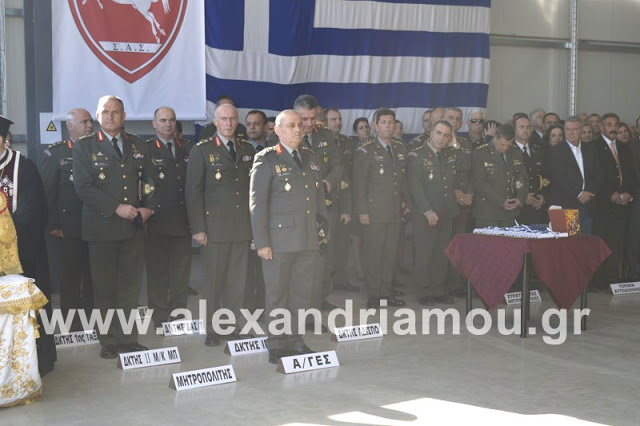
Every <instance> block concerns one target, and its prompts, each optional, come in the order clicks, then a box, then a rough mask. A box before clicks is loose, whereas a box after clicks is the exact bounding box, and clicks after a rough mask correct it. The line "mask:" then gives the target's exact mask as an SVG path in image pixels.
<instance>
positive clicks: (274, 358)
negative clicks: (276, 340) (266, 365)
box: [269, 349, 291, 364]
mask: <svg viewBox="0 0 640 426" xmlns="http://www.w3.org/2000/svg"><path fill="white" fill-rule="evenodd" d="M290 355H291V352H289V351H285V350H282V349H272V350H270V351H269V362H270V363H271V364H277V363H278V361H280V358H282V357H283V356H284V357H286V356H290Z"/></svg>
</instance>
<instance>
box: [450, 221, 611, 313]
mask: <svg viewBox="0 0 640 426" xmlns="http://www.w3.org/2000/svg"><path fill="white" fill-rule="evenodd" d="M445 252H446V254H447V256H448V257H449V259H450V260H451V263H453V265H454V266H455V267H456V269H457V270H458V271H459V272H460V273H461V274H462V275H463V276H464V277H466V278H467V279H468V280H469V282H470V284H471V285H472V286H473V288H474V289H475V291H476V292H477V293H478V295H479V296H480V298H481V299H482V301H483V302H484V303H485V304H486V305H487V306H488V307H489V309H491V310H493V309H495V308H496V307H497V306H498V304H499V303H500V302H501V301H502V300H503V298H504V295H505V294H506V293H507V291H508V290H509V288H511V286H512V285H513V283H514V281H515V280H516V279H517V278H518V274H519V273H520V271H521V270H522V269H523V264H524V262H525V260H526V257H525V255H527V254H530V255H531V258H532V260H533V266H534V268H535V270H536V273H537V274H538V277H540V279H541V280H542V282H544V284H545V285H546V286H547V287H548V288H549V292H550V293H551V296H552V298H553V300H554V301H555V302H556V304H557V305H558V306H560V307H561V308H564V309H569V308H570V307H571V306H572V305H573V304H574V303H575V302H576V300H577V299H578V297H580V295H581V294H582V293H583V292H584V291H585V290H586V287H587V285H588V284H589V281H590V280H591V277H592V276H593V274H594V272H595V271H596V270H597V269H598V267H599V266H600V264H601V263H602V262H603V261H604V259H606V258H607V256H609V254H611V250H610V249H609V247H607V245H606V244H605V243H604V241H603V240H602V239H601V238H600V237H596V236H591V235H585V236H574V237H568V238H546V239H524V238H511V237H498V236H489V235H480V234H458V235H456V236H455V237H453V239H452V240H451V242H450V243H449V245H448V246H447V248H446V249H445ZM524 278H527V277H526V274H525V277H524ZM523 282H524V281H523ZM525 299H526V300H527V301H528V291H526V295H525V292H524V291H523V297H522V301H523V302H524V301H525ZM585 303H586V301H585ZM523 325H524V324H523Z"/></svg>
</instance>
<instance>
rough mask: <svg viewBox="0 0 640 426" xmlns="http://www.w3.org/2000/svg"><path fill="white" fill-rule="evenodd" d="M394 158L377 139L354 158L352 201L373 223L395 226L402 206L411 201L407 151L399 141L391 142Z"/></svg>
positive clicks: (365, 145)
mask: <svg viewBox="0 0 640 426" xmlns="http://www.w3.org/2000/svg"><path fill="white" fill-rule="evenodd" d="M391 146H392V148H391V150H392V153H393V158H391V156H389V153H388V152H387V150H386V149H385V148H383V147H382V145H380V143H379V142H378V140H377V139H370V140H368V141H366V142H362V143H360V144H359V145H358V147H357V149H356V153H355V155H354V159H353V202H354V204H355V212H356V214H357V215H364V214H368V215H369V219H370V221H371V223H396V222H400V220H401V218H402V204H403V203H406V204H408V202H409V197H408V194H407V190H406V181H405V171H406V161H407V149H406V147H405V145H404V143H402V141H401V140H399V139H395V138H394V139H393V140H392V142H391Z"/></svg>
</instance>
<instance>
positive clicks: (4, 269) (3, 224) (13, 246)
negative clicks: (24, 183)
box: [0, 191, 23, 275]
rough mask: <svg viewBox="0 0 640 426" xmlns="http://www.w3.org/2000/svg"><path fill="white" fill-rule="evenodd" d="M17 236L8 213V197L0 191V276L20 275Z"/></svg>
mask: <svg viewBox="0 0 640 426" xmlns="http://www.w3.org/2000/svg"><path fill="white" fill-rule="evenodd" d="M22 272H23V271H22V265H21V264H20V257H19V256H18V234H16V226H15V224H14V223H13V219H12V218H11V213H9V197H8V196H7V194H5V192H4V191H0V275H11V274H22Z"/></svg>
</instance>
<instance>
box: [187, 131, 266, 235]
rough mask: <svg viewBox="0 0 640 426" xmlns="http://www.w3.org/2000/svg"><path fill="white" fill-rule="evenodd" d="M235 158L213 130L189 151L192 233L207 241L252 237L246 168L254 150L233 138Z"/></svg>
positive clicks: (251, 159) (188, 167)
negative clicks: (210, 135)
mask: <svg viewBox="0 0 640 426" xmlns="http://www.w3.org/2000/svg"><path fill="white" fill-rule="evenodd" d="M234 147H235V150H236V160H235V161H234V160H233V157H232V156H231V153H230V152H229V149H228V148H227V146H225V145H224V143H223V142H222V140H221V139H220V137H219V136H218V135H217V133H216V134H214V136H212V137H211V138H209V139H207V140H204V141H201V142H198V144H197V145H196V146H194V147H193V149H192V150H191V153H190V155H189V162H188V166H187V185H186V201H187V212H188V215H189V226H190V227H191V233H192V234H193V235H195V234H198V233H200V232H206V234H207V240H208V241H210V242H232V241H248V240H251V219H250V217H249V172H250V170H251V166H252V164H253V157H254V155H255V151H254V149H253V146H251V144H250V143H249V142H248V141H247V140H245V139H240V138H238V137H236V138H235V141H234Z"/></svg>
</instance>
